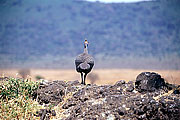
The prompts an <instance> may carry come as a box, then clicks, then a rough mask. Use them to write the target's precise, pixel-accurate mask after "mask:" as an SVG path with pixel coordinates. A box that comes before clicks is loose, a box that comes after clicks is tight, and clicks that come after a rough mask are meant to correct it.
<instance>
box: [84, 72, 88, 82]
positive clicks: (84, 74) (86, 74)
mask: <svg viewBox="0 0 180 120" xmlns="http://www.w3.org/2000/svg"><path fill="white" fill-rule="evenodd" d="M86 75H87V73H85V74H84V85H86V83H85V80H86Z"/></svg>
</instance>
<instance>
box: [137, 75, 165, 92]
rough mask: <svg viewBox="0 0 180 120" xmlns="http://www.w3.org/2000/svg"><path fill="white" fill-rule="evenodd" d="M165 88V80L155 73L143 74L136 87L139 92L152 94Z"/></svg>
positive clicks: (139, 76) (138, 78) (139, 77)
mask: <svg viewBox="0 0 180 120" xmlns="http://www.w3.org/2000/svg"><path fill="white" fill-rule="evenodd" d="M164 86H165V82H164V79H163V78H161V76H160V75H159V74H157V73H154V72H142V73H141V74H139V75H138V76H137V78H136V82H135V87H136V89H137V91H139V92H146V91H149V92H152V91H155V90H157V89H160V88H163V87H164Z"/></svg>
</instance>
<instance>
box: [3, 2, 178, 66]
mask: <svg viewBox="0 0 180 120" xmlns="http://www.w3.org/2000/svg"><path fill="white" fill-rule="evenodd" d="M179 13H180V1H179V0H156V1H151V2H139V3H129V4H123V3H121V4H120V3H119V4H103V3H99V2H96V3H91V2H85V1H80V0H54V1H53V2H52V1H51V0H38V1H37V0H30V1H27V0H14V1H7V0H1V1H0V16H1V19H0V67H22V66H28V67H42V68H47V67H56V68H57V67H58V68H72V67H73V63H74V58H75V56H76V55H77V54H79V53H81V52H82V51H83V50H82V49H83V48H82V47H83V46H82V44H83V39H84V38H87V39H88V40H89V43H90V44H89V51H90V54H92V55H93V56H95V58H96V63H99V67H104V66H105V67H112V66H113V65H112V64H113V63H114V62H116V63H117V64H119V63H118V62H117V60H118V59H121V60H120V61H123V60H124V61H125V62H126V61H128V60H129V59H130V58H131V59H130V60H129V62H130V64H132V66H131V65H130V66H128V67H134V68H146V67H148V66H150V67H151V66H152V65H151V63H153V65H154V66H155V68H163V67H164V66H165V67H164V68H166V69H168V68H171V69H180V14H179ZM115 58H118V59H115ZM139 59H140V60H139ZM143 59H145V62H146V63H147V64H145V63H143V62H144V60H143ZM104 60H106V62H108V63H107V64H105V63H103V62H102V61H104ZM141 60H142V61H141ZM131 61H132V62H131ZM139 61H140V63H142V64H145V66H141V65H139V66H138V65H137V62H139ZM110 62H111V63H110ZM100 64H101V65H100ZM103 64H105V65H104V66H103ZM117 64H116V65H114V66H115V67H117V66H119V67H121V66H122V65H124V64H123V63H121V64H119V65H117ZM157 64H159V65H157ZM127 65H129V64H128V63H127ZM134 65H135V66H134ZM146 65H147V66H146ZM167 65H168V66H167ZM136 66H138V67H136ZM157 66H158V67H157ZM125 67H126V66H125Z"/></svg>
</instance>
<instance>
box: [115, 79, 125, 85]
mask: <svg viewBox="0 0 180 120" xmlns="http://www.w3.org/2000/svg"><path fill="white" fill-rule="evenodd" d="M125 83H126V82H125V80H120V81H117V82H116V84H115V85H116V86H121V85H123V84H125Z"/></svg>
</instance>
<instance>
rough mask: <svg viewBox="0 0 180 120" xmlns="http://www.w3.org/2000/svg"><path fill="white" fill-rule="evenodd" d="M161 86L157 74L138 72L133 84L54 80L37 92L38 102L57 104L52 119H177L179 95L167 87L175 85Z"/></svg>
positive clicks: (179, 109)
mask: <svg viewBox="0 0 180 120" xmlns="http://www.w3.org/2000/svg"><path fill="white" fill-rule="evenodd" d="M144 81H146V82H144ZM138 82H139V83H138ZM134 84H135V85H136V89H134ZM143 85H145V86H143ZM148 85H149V86H148ZM164 86H166V85H165V83H164V79H163V78H161V76H160V75H158V74H156V73H150V72H148V73H141V74H140V75H139V76H138V77H137V80H136V83H134V82H133V81H129V82H128V83H126V82H125V81H118V82H117V83H116V84H115V85H102V86H97V85H94V84H93V85H86V86H85V85H81V84H80V83H79V82H78V81H72V82H63V81H54V82H49V83H47V84H44V85H42V86H41V88H40V89H39V90H38V92H37V94H38V99H39V102H40V103H41V102H42V103H51V104H54V103H55V105H57V104H58V103H60V104H59V105H58V110H60V113H58V111H56V112H55V115H56V117H57V116H58V114H61V115H62V116H60V117H57V118H56V119H62V120H74V119H84V120H86V119H93V120H106V119H108V120H111V119H112V120H120V119H124V120H128V119H129V120H131V119H132V120H169V119H170V120H178V119H179V118H180V114H179V113H180V95H179V94H174V93H173V92H174V88H173V89H171V88H170V87H172V86H176V85H170V86H169V88H170V89H171V90H170V89H169V88H168V89H160V88H162V87H164ZM137 90H138V91H139V92H138V91H137ZM176 90H179V88H178V89H176ZM39 97H40V98H39ZM48 113H50V115H53V111H51V112H47V111H46V118H48ZM44 114H45V112H44V111H41V115H40V116H41V117H42V118H43V117H44V116H43V115H44Z"/></svg>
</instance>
